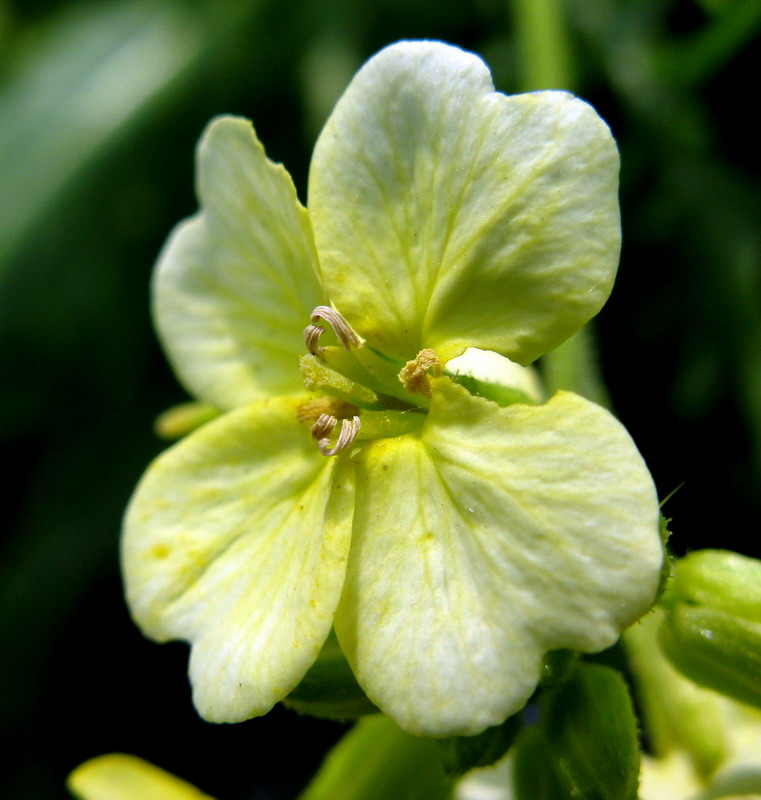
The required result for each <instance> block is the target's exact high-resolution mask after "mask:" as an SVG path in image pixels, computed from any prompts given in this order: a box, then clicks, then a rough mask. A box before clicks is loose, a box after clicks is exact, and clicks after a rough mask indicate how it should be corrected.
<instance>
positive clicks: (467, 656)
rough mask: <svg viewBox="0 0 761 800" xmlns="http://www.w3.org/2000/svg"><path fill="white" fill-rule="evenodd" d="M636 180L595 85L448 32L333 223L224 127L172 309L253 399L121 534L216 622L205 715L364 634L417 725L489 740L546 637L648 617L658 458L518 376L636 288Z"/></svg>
mask: <svg viewBox="0 0 761 800" xmlns="http://www.w3.org/2000/svg"><path fill="white" fill-rule="evenodd" d="M617 174H618V156H617V151H616V147H615V144H614V142H613V140H612V138H611V135H610V132H609V131H608V129H607V127H606V126H605V124H604V123H603V122H602V121H601V120H600V118H599V117H598V116H597V114H596V113H595V112H594V111H593V109H591V108H590V107H589V106H588V105H586V104H585V103H583V102H581V101H580V100H578V99H576V98H574V97H572V96H570V95H568V94H566V93H563V92H537V93H532V94H525V95H518V96H514V97H507V96H505V95H502V94H500V93H497V92H495V91H494V87H493V85H492V83H491V79H490V76H489V72H488V70H487V68H486V67H485V65H484V64H483V63H482V62H481V61H480V60H479V59H478V58H477V57H475V56H473V55H471V54H469V53H466V52H463V51H461V50H459V49H457V48H454V47H449V46H447V45H444V44H439V43H434V42H403V43H400V44H396V45H393V46H391V47H388V48H387V49H385V50H383V51H382V52H381V53H379V54H378V55H376V56H375V57H374V58H372V59H371V60H370V61H369V62H368V63H367V64H366V65H365V66H364V67H363V68H362V69H361V70H360V72H359V73H358V74H357V76H356V77H355V78H354V80H353V81H352V83H351V85H350V86H349V87H348V89H347V90H346V92H345V94H344V95H343V97H342V98H341V99H340V100H339V102H338V104H337V105H336V108H335V110H334V111H333V113H332V115H331V117H330V119H329V120H328V122H327V124H326V126H325V128H324V130H323V131H322V134H321V135H320V137H319V140H318V142H317V145H316V148H315V152H314V157H313V160H312V165H311V171H310V176H309V191H308V201H309V202H308V207H309V210H308V211H307V209H306V208H304V207H303V206H302V205H301V204H300V203H299V201H298V199H297V197H296V192H295V190H294V188H293V185H292V183H291V180H290V178H289V176H288V174H287V172H286V171H285V170H284V169H283V167H282V166H280V165H276V164H273V163H272V162H270V161H269V160H268V159H267V158H266V156H265V154H264V150H263V148H262V146H261V144H260V143H259V141H258V140H257V138H256V135H255V134H254V131H253V128H252V127H251V124H250V123H249V122H247V121H246V120H243V119H237V118H222V119H217V120H215V121H213V122H212V123H211V125H210V126H209V128H208V129H207V131H206V133H205V134H204V136H203V139H202V141H201V144H200V147H199V150H198V195H199V200H200V205H201V210H200V211H199V213H198V214H196V215H195V216H194V217H192V218H191V219H189V220H187V221H185V222H183V223H182V224H181V225H180V226H179V227H178V228H177V229H176V230H175V231H174V233H173V234H172V236H171V238H170V240H169V242H168V243H167V245H166V247H165V249H164V251H163V253H162V255H161V258H160V261H159V264H158V268H157V271H156V279H155V314H156V321H157V324H158V328H159V332H160V335H161V338H162V340H163V343H164V345H165V347H166V349H167V352H168V354H169V357H170V359H171V361H172V363H173V365H174V367H175V369H176V371H177V374H178V376H179V377H180V379H181V380H182V381H183V383H184V384H185V386H186V387H187V389H188V390H189V391H190V392H191V394H192V395H194V396H195V397H196V398H198V399H199V400H200V401H202V402H206V403H210V404H212V405H213V406H215V407H217V408H220V409H222V410H224V411H226V412H227V413H225V414H224V415H223V416H221V417H220V418H218V419H217V420H215V421H213V422H210V423H209V424H207V425H205V426H203V427H202V428H200V429H199V430H197V431H196V432H194V433H193V434H191V435H189V436H188V437H187V438H185V439H184V440H182V441H181V442H180V443H178V444H177V445H176V446H174V447H173V448H171V449H170V450H168V451H167V452H166V453H164V454H163V455H162V456H160V457H159V458H158V459H157V461H156V462H155V463H154V464H153V465H152V467H151V468H150V469H149V470H148V472H147V474H146V476H145V477H144V479H143V481H142V482H141V484H140V486H139V487H138V489H137V492H136V494H135V497H134V498H133V500H132V503H131V505H130V508H129V512H128V515H127V519H126V526H125V535H124V544H123V556H124V572H125V579H126V585H127V594H128V600H129V604H130V607H131V609H132V613H133V614H134V617H135V619H136V621H137V623H138V624H139V625H140V626H141V628H142V629H143V630H144V631H145V633H146V634H147V635H148V636H150V637H152V638H154V639H156V640H159V641H164V640H169V639H185V640H187V641H189V642H191V644H192V653H191V658H190V676H191V681H192V684H193V691H194V701H195V704H196V706H197V708H198V710H199V712H200V713H201V714H202V715H203V716H204V717H205V718H206V719H209V720H212V721H237V720H244V719H246V718H248V717H251V716H254V715H258V714H263V713H265V712H267V711H268V710H269V709H270V708H271V707H272V706H273V705H274V704H275V703H276V702H278V701H279V700H281V699H283V698H284V697H285V696H286V695H287V694H288V693H289V692H291V691H292V690H293V689H294V687H295V686H297V684H298V683H299V682H300V681H301V679H302V678H303V676H304V674H305V673H306V671H307V670H308V669H309V668H310V666H311V665H312V664H313V662H314V660H315V658H316V657H317V655H318V653H319V651H320V648H321V646H322V644H323V642H324V641H325V640H326V638H327V637H328V634H329V633H330V631H331V627H332V626H335V631H336V633H337V636H338V639H339V642H340V645H341V648H342V649H343V651H344V653H345V655H346V657H347V659H348V660H349V662H350V664H351V666H352V668H353V670H354V673H355V675H356V678H357V680H358V681H359V683H360V685H361V686H362V688H363V689H364V690H365V692H366V693H367V695H368V697H369V698H370V699H371V700H372V701H373V703H375V704H376V705H377V706H378V707H379V708H380V709H381V710H383V711H384V712H386V713H387V714H388V715H390V716H391V717H393V719H394V720H396V721H397V722H398V723H399V725H401V726H402V727H403V728H405V729H406V730H408V731H410V732H413V733H425V734H432V735H452V734H463V733H464V734H467V733H475V732H478V731H480V730H482V729H484V728H485V727H487V726H490V725H495V724H497V723H499V722H501V721H502V720H504V719H505V718H506V717H507V716H508V715H510V714H512V713H514V712H516V711H517V710H519V709H520V708H521V707H522V706H523V704H524V703H525V702H526V700H527V698H528V697H529V696H530V695H531V693H532V692H533V691H534V689H535V687H536V684H537V680H538V677H539V672H540V667H541V663H542V657H543V654H544V653H545V652H546V651H548V650H551V649H555V648H572V649H577V650H582V651H594V650H599V649H601V648H604V647H606V646H608V645H610V644H612V643H613V642H614V641H615V639H616V638H617V637H618V635H619V633H620V631H621V630H622V629H623V628H624V627H626V626H627V625H628V624H629V623H631V622H632V621H633V620H635V619H636V618H637V617H639V616H640V615H641V614H642V613H644V611H646V610H647V608H648V607H649V606H650V604H651V602H652V600H653V597H654V594H655V592H656V588H657V585H658V581H659V572H660V565H661V560H662V552H661V544H660V539H659V535H658V504H657V500H656V494H655V490H654V487H653V483H652V480H651V478H650V475H649V473H648V471H647V469H646V467H645V465H644V463H643V461H642V459H641V457H640V455H639V454H638V452H637V450H636V448H635V446H634V444H633V443H632V441H631V439H630V438H629V436H628V434H627V433H626V431H625V430H624V429H623V428H622V426H621V425H620V424H619V423H618V422H617V421H616V420H615V419H614V418H613V417H612V416H611V415H610V414H609V413H608V412H606V411H605V410H603V409H602V408H599V407H598V406H595V405H594V404H592V403H590V402H588V401H586V400H584V399H582V398H581V397H578V396H575V395H573V394H569V393H558V394H556V395H555V396H554V397H552V398H551V399H550V400H548V401H547V402H543V403H541V402H537V397H536V396H534V397H532V394H534V395H535V392H534V391H533V390H532V388H531V385H530V380H529V379H527V378H526V377H525V375H524V374H523V369H522V367H520V366H518V364H522V365H527V364H530V363H531V362H533V361H534V360H535V359H536V358H538V357H539V356H541V355H542V354H544V353H546V352H548V351H549V350H551V349H552V348H554V347H555V346H556V345H558V344H560V343H561V342H562V341H564V340H565V339H566V338H568V337H569V336H570V335H571V334H573V333H574V332H575V331H577V330H578V329H579V328H580V327H581V326H582V325H584V324H585V323H586V322H587V321H588V320H589V319H590V317H592V316H593V315H594V314H596V313H597V311H598V310H599V309H600V307H601V306H602V304H603V303H604V301H605V299H606V298H607V296H608V293H609V291H610V288H611V284H612V282H613V278H614V274H615V271H616V267H617V262H618V253H619V237H620V227H619V214H618V203H617ZM466 350H467V353H466ZM463 354H464V355H463ZM508 359H509V360H508ZM513 362H517V363H513Z"/></svg>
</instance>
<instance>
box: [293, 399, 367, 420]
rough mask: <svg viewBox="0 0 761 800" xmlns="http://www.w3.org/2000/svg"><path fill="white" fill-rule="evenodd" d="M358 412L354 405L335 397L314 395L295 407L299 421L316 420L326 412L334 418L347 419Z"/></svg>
mask: <svg viewBox="0 0 761 800" xmlns="http://www.w3.org/2000/svg"><path fill="white" fill-rule="evenodd" d="M357 413H358V409H357V407H356V406H355V405H352V404H351V403H347V402H346V401H345V400H339V399H338V398H337V397H316V398H314V399H313V400H307V402H306V403H302V404H301V405H300V406H299V407H298V408H297V409H296V419H297V420H298V421H299V422H311V423H314V422H316V421H317V420H318V419H319V418H320V415H321V414H327V415H330V416H333V417H335V418H336V419H349V418H351V417H353V416H354V415H355V414H357Z"/></svg>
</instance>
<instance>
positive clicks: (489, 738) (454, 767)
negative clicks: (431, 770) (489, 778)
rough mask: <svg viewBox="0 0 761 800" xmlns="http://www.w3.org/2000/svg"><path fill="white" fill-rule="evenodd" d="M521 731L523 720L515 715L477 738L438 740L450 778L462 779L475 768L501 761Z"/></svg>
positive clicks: (461, 737)
mask: <svg viewBox="0 0 761 800" xmlns="http://www.w3.org/2000/svg"><path fill="white" fill-rule="evenodd" d="M520 729H521V716H520V714H515V715H513V716H512V717H509V718H508V719H506V720H505V721H504V722H503V723H502V724H501V725H495V726H494V727H492V728H487V729H486V730H485V731H483V732H482V733H477V734H476V735H475V736H450V737H449V738H447V739H437V740H436V741H437V742H438V744H439V747H440V748H441V757H442V760H443V763H444V769H445V770H446V773H447V775H463V774H464V773H466V772H468V771H469V770H471V769H475V768H476V767H488V766H490V765H491V764H494V763H495V762H497V761H499V759H500V758H502V756H504V755H505V753H507V751H508V750H509V749H510V747H511V746H512V744H513V742H514V741H515V737H516V736H517V735H518V732H519V731H520Z"/></svg>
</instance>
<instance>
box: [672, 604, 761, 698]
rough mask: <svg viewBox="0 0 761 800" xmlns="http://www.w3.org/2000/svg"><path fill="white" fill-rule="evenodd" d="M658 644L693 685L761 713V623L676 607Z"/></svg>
mask: <svg viewBox="0 0 761 800" xmlns="http://www.w3.org/2000/svg"><path fill="white" fill-rule="evenodd" d="M659 640H660V643H661V646H662V647H663V651H664V653H665V654H666V655H667V656H668V657H669V659H670V660H671V662H672V663H673V664H674V666H675V667H676V668H677V669H678V670H679V671H680V672H682V673H683V674H684V675H686V676H687V677H688V678H690V679H691V680H693V681H695V683H697V684H700V685H701V686H706V687H708V688H709V689H713V690H714V691H717V692H721V693H722V694H725V695H727V697H732V698H734V699H735V700H739V701H740V702H741V703H748V704H749V705H754V706H758V707H761V623H758V622H752V621H749V620H746V619H742V618H741V617H738V616H737V615H735V614H732V613H729V612H727V611H722V610H720V609H717V608H709V607H707V606H691V605H687V604H686V603H678V604H676V605H675V606H674V607H673V608H671V609H670V610H669V612H668V614H667V615H666V619H665V620H664V623H663V626H662V627H661V630H660V636H659Z"/></svg>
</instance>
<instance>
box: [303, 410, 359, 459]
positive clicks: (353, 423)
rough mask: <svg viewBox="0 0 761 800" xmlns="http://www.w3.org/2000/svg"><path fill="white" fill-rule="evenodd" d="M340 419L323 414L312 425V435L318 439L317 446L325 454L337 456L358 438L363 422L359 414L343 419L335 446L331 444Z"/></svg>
mask: <svg viewBox="0 0 761 800" xmlns="http://www.w3.org/2000/svg"><path fill="white" fill-rule="evenodd" d="M337 424H338V420H337V419H336V418H335V417H334V416H332V415H331V414H321V415H320V416H319V417H318V419H317V422H315V423H314V425H312V437H313V438H314V439H316V440H317V447H319V448H320V452H321V453H322V454H323V455H324V456H335V455H338V453H340V452H342V451H343V450H345V449H346V448H347V447H349V445H350V444H351V443H352V442H353V441H354V440H355V439H356V438H357V434H358V433H359V430H360V428H361V427H362V423H361V422H360V421H359V417H358V416H354V417H352V418H351V419H344V420H341V432H340V433H339V434H338V440H337V441H336V443H335V446H334V447H331V446H330V436H331V434H332V433H333V430H334V429H335V427H336V425H337Z"/></svg>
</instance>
